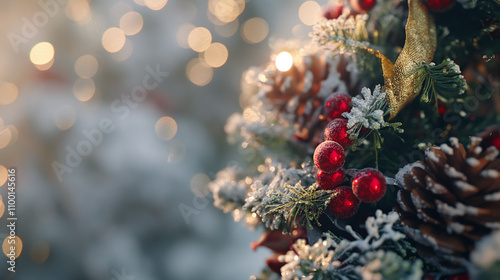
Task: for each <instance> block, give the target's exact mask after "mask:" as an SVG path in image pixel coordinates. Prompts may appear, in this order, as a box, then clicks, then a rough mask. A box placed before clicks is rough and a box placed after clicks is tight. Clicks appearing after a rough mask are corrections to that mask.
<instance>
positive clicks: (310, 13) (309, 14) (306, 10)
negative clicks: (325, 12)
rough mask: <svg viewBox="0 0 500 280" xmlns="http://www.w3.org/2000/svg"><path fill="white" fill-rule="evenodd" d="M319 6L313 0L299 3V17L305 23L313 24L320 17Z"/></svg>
mask: <svg viewBox="0 0 500 280" xmlns="http://www.w3.org/2000/svg"><path fill="white" fill-rule="evenodd" d="M321 14H322V11H321V6H320V5H319V4H318V2H315V1H306V2H304V3H302V5H300V8H299V18H300V21H302V23H303V24H305V25H314V24H315V23H316V22H318V20H319V19H320V18H321Z"/></svg>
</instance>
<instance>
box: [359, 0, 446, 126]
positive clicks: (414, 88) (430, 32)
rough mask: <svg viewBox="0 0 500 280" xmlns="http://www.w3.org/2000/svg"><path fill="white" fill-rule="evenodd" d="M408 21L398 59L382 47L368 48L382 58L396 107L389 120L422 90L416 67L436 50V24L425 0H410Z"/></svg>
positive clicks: (388, 92) (391, 105) (390, 97)
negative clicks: (392, 57) (377, 48)
mask: <svg viewBox="0 0 500 280" xmlns="http://www.w3.org/2000/svg"><path fill="white" fill-rule="evenodd" d="M408 7H409V13H408V21H407V23H406V28H405V31H406V39H405V45H404V47H403V50H402V51H401V53H400V54H399V57H398V59H397V60H396V63H394V64H393V63H392V62H391V61H390V60H389V59H388V58H387V57H385V56H384V55H383V54H381V53H380V52H379V51H376V50H372V49H368V48H366V50H367V51H369V52H370V53H372V54H374V55H376V56H377V57H378V58H380V60H381V62H382V70H383V74H384V83H385V85H384V88H385V91H386V95H385V98H386V100H387V104H388V105H389V108H390V109H392V111H391V115H390V117H389V120H390V119H392V118H394V117H395V116H396V115H397V114H398V113H399V112H400V111H401V110H402V109H403V108H404V107H405V106H406V105H408V104H410V103H411V102H412V101H413V100H414V99H415V97H417V95H418V94H419V93H420V87H419V81H418V74H417V73H415V70H416V69H417V68H418V67H419V66H421V65H422V63H423V62H425V63H430V62H431V60H432V58H433V57H434V52H435V51H436V41H437V38H436V25H435V24H434V18H433V17H432V16H431V15H429V13H428V12H427V8H426V7H425V6H424V4H423V3H422V0H408Z"/></svg>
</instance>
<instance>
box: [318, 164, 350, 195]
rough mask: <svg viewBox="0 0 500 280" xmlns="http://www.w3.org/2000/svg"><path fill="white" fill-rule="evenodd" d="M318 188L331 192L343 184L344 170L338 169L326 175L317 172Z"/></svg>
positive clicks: (320, 171) (325, 173)
mask: <svg viewBox="0 0 500 280" xmlns="http://www.w3.org/2000/svg"><path fill="white" fill-rule="evenodd" d="M317 175H318V177H317V179H318V186H319V187H320V188H321V189H323V190H333V189H334V188H335V187H336V186H338V185H340V184H342V182H344V178H345V174H344V169H343V168H340V169H339V170H338V171H337V172H334V173H328V172H325V171H323V170H318V174H317Z"/></svg>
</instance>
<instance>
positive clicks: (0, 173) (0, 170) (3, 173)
mask: <svg viewBox="0 0 500 280" xmlns="http://www.w3.org/2000/svg"><path fill="white" fill-rule="evenodd" d="M8 178H9V172H8V171H7V167H5V166H3V165H0V187H1V186H3V185H5V182H7V179H8Z"/></svg>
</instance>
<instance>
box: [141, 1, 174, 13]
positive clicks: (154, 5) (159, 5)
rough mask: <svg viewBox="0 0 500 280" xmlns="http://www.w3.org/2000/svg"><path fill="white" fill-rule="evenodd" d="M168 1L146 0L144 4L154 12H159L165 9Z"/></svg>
mask: <svg viewBox="0 0 500 280" xmlns="http://www.w3.org/2000/svg"><path fill="white" fill-rule="evenodd" d="M167 2H168V0H144V4H145V5H146V6H147V7H148V8H150V9H151V10H153V11H159V10H161V9H163V7H165V5H166V4H167Z"/></svg>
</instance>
